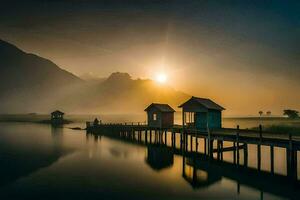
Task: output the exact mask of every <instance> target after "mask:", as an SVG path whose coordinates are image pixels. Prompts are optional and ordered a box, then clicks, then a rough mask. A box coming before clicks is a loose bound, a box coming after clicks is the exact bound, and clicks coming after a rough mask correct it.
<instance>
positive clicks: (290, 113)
mask: <svg viewBox="0 0 300 200" xmlns="http://www.w3.org/2000/svg"><path fill="white" fill-rule="evenodd" d="M283 115H286V116H288V118H290V119H297V118H299V111H297V110H291V109H287V110H284V111H283Z"/></svg>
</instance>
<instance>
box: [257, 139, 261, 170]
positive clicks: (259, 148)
mask: <svg viewBox="0 0 300 200" xmlns="http://www.w3.org/2000/svg"><path fill="white" fill-rule="evenodd" d="M257 169H258V171H260V169H261V146H260V144H258V145H257Z"/></svg>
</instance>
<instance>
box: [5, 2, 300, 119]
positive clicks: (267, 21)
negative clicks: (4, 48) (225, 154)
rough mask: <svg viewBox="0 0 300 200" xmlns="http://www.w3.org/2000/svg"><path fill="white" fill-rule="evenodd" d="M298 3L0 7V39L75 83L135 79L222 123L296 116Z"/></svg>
mask: <svg viewBox="0 0 300 200" xmlns="http://www.w3.org/2000/svg"><path fill="white" fill-rule="evenodd" d="M299 2H300V1H296V0H295V1H288V0H281V1H280V0H272V1H271V0H257V1H255V0H251V1H250V0H249V1H248V0H244V1H237V0H236V1H235V0H220V1H214V0H194V1H189V0H174V1H172V0H170V1H168V0H153V1H151V0H106V1H88V0H85V1H83V0H81V1H80V0H73V1H72V0H70V1H26V3H25V2H24V1H20V2H18V1H7V3H3V2H2V1H1V3H0V38H2V39H4V40H7V41H9V42H12V43H14V44H16V45H17V46H19V47H20V48H22V49H24V50H26V51H28V52H32V53H35V54H38V55H40V56H42V57H46V58H49V59H51V60H52V61H54V62H55V63H57V64H58V65H59V66H61V67H62V68H64V69H66V70H69V71H71V72H73V73H75V74H76V75H82V74H85V73H92V74H93V75H94V76H99V77H104V76H108V75H109V74H110V73H112V72H114V71H124V72H128V73H130V74H131V75H132V76H133V77H134V78H137V77H142V78H154V77H155V76H156V74H158V73H161V72H164V73H166V74H167V76H168V84H170V85H172V86H173V87H175V88H176V89H179V90H183V91H185V92H187V93H189V94H192V95H195V96H202V97H210V98H213V99H215V100H216V101H217V102H219V103H220V104H222V105H223V106H224V107H226V108H227V111H226V112H227V114H229V115H245V114H257V112H258V110H263V111H268V110H271V111H272V112H273V113H274V114H281V111H282V109H284V108H295V109H300V92H299V91H300V3H299Z"/></svg>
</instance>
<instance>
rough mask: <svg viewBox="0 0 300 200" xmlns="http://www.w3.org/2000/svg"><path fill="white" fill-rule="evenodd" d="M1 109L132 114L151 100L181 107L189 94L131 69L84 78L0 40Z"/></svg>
mask: <svg viewBox="0 0 300 200" xmlns="http://www.w3.org/2000/svg"><path fill="white" fill-rule="evenodd" d="M0 79H1V85H0V102H1V104H0V113H26V112H27V113H32V112H50V111H52V110H55V109H61V110H63V111H65V112H67V113H86V114H88V113H133V112H135V113H136V112H143V111H144V108H145V107H146V106H147V105H148V104H150V103H152V102H158V103H159V102H164V103H168V104H170V105H171V106H173V107H174V108H176V107H177V106H178V105H179V104H180V103H182V102H183V101H184V100H186V99H187V98H188V97H189V96H188V95H186V94H184V93H182V92H179V91H176V90H174V89H173V88H172V87H170V86H167V85H161V84H157V83H156V82H154V81H152V80H142V79H136V80H134V79H132V78H131V76H130V75H129V74H128V73H120V72H116V73H112V74H111V75H110V76H109V77H108V78H101V79H90V80H88V78H87V80H85V81H84V80H82V79H80V78H78V77H77V76H75V75H73V74H71V73H70V72H67V71H65V70H63V69H61V68H59V67H58V66H57V65H56V64H54V63H53V62H51V61H50V60H47V59H45V58H42V57H39V56H36V55H34V54H29V53H26V52H24V51H22V50H20V49H18V48H17V47H15V46H14V45H12V44H9V43H7V42H5V41H2V40H0Z"/></svg>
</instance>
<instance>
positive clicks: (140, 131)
mask: <svg viewBox="0 0 300 200" xmlns="http://www.w3.org/2000/svg"><path fill="white" fill-rule="evenodd" d="M86 130H87V132H88V133H93V134H95V135H99V134H100V135H102V134H103V135H108V136H111V137H119V138H126V139H129V140H133V141H138V142H144V143H145V144H152V143H159V144H167V143H168V141H167V138H171V141H169V143H170V146H171V147H172V148H174V150H175V152H176V151H179V152H181V153H188V152H197V149H198V146H199V140H201V139H202V140H203V144H204V147H203V148H204V154H205V155H206V156H207V157H208V158H211V159H213V158H214V153H215V154H216V158H217V160H221V161H222V160H223V152H225V151H233V163H234V164H236V165H237V166H239V165H240V155H239V154H240V150H241V149H243V154H244V161H243V163H244V165H246V166H247V161H248V148H247V147H248V144H254V145H256V146H257V170H258V171H260V170H261V146H262V145H264V146H269V147H270V166H271V173H272V174H274V147H281V148H285V149H286V163H287V175H288V177H290V178H292V179H294V180H297V178H298V177H297V151H299V150H300V137H299V136H293V135H291V134H273V133H269V132H264V131H263V129H262V126H260V127H259V129H258V130H257V131H256V130H248V129H240V128H239V126H237V128H236V129H229V128H221V129H209V130H197V129H195V128H191V127H187V126H185V127H183V126H180V125H174V126H172V127H169V128H154V127H149V126H148V125H146V124H143V123H115V124H112V123H111V124H97V125H93V124H92V123H90V122H87V127H86ZM168 134H170V137H168ZM176 135H177V136H178V135H179V138H180V139H179V140H180V141H177V140H178V139H176V138H178V137H176ZM224 142H232V144H233V145H232V146H231V147H224V145H223V143H224ZM178 143H179V145H176V144H178ZM214 144H215V145H214ZM214 146H215V147H216V148H214Z"/></svg>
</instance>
